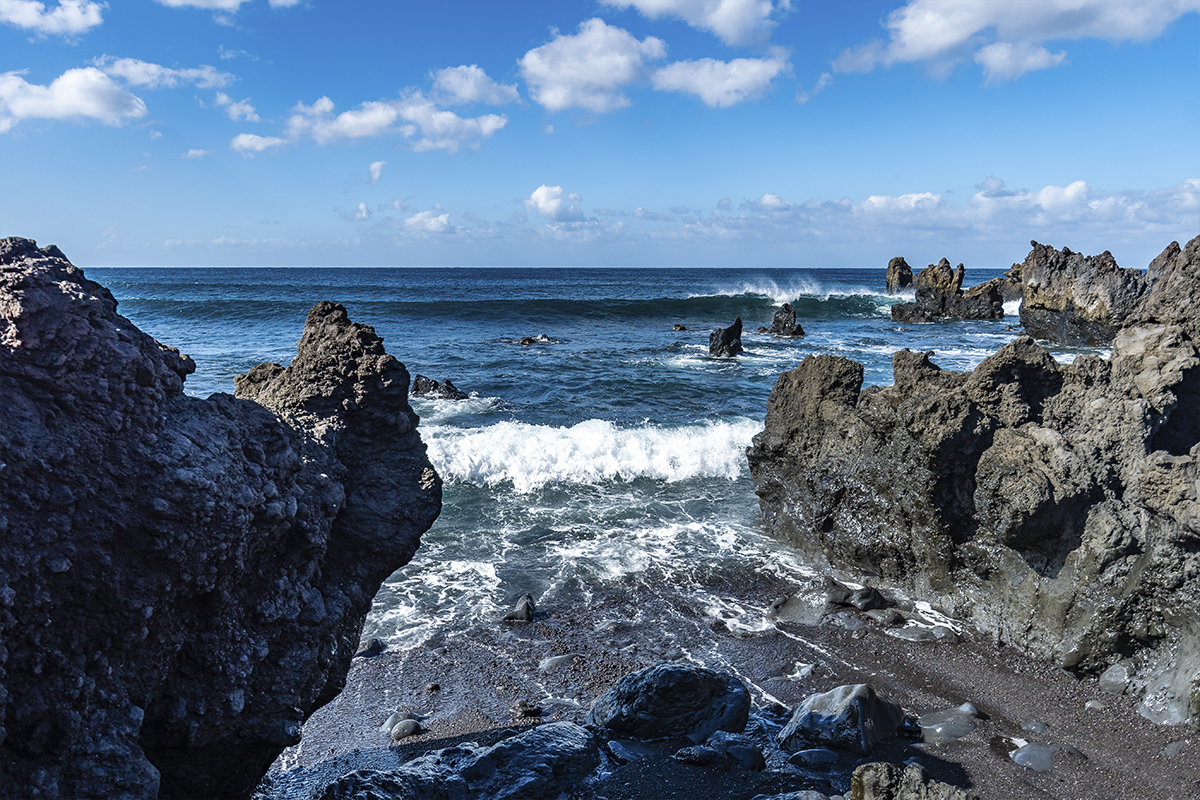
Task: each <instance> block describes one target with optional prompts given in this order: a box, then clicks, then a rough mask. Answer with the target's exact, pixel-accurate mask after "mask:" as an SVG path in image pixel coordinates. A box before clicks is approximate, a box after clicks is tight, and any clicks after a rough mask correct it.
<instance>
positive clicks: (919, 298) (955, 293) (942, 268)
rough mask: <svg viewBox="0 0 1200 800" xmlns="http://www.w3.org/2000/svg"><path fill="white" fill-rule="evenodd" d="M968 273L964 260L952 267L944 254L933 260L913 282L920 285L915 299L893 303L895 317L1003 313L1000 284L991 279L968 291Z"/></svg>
mask: <svg viewBox="0 0 1200 800" xmlns="http://www.w3.org/2000/svg"><path fill="white" fill-rule="evenodd" d="M889 270H890V267H889ZM965 276H966V268H965V267H964V266H963V265H962V264H959V265H958V267H957V268H954V269H952V268H951V267H950V262H949V261H947V260H946V259H944V258H943V259H942V260H941V261H939V262H938V263H936V264H930V265H929V266H928V267H926V268H925V269H923V270H921V272H920V273H919V274H918V275H917V277H916V280H915V281H914V282H913V285H914V286H915V287H916V298H915V300H914V301H913V302H911V303H897V304H896V305H894V306H892V319H893V320H895V321H897V322H932V321H933V320H935V319H939V318H942V317H951V318H955V319H1000V318H1001V317H1003V316H1004V297H1003V296H1002V295H1001V292H1000V288H999V285H998V284H996V283H992V282H988V283H983V284H980V285H979V286H976V287H974V288H973V289H971V290H969V291H967V292H964V291H963V288H962V284H963V278H964V277H965Z"/></svg>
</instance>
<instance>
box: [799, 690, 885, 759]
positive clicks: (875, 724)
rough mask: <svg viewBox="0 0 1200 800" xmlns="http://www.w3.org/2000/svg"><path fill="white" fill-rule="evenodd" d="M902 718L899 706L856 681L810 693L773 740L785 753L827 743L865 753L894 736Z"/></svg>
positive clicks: (830, 745)
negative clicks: (824, 690) (825, 690)
mask: <svg viewBox="0 0 1200 800" xmlns="http://www.w3.org/2000/svg"><path fill="white" fill-rule="evenodd" d="M903 722H904V711H903V709H901V708H900V706H898V705H896V704H895V703H892V702H889V701H887V700H884V699H883V698H881V697H879V696H878V695H877V694H876V693H875V690H874V689H872V688H871V687H870V686H868V685H866V684H865V683H858V684H852V685H846V686H839V687H837V688H836V689H832V690H830V691H828V692H823V693H821V694H814V695H810V696H809V697H808V698H806V699H805V700H804V702H803V703H801V705H800V707H799V708H797V709H796V711H795V713H794V714H792V718H791V719H790V720H789V721H788V724H787V725H786V726H784V728H783V730H781V731H780V732H779V734H778V736H777V737H776V740H777V741H778V743H779V747H780V748H781V749H782V750H784V751H786V752H788V753H795V752H798V751H800V750H806V749H809V748H811V747H814V746H829V747H836V748H839V749H842V750H853V751H855V752H858V753H864V754H865V753H869V752H871V751H872V750H874V749H875V746H876V745H878V744H879V743H880V742H882V741H885V740H886V739H890V738H891V737H893V736H895V735H896V732H897V731H898V730H899V729H900V726H901V725H902V724H903Z"/></svg>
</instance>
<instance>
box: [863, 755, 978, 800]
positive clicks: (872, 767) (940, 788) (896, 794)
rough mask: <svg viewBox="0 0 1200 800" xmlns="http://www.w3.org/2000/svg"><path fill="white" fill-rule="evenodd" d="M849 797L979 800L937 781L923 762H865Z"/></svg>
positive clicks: (957, 788) (969, 793) (866, 799)
mask: <svg viewBox="0 0 1200 800" xmlns="http://www.w3.org/2000/svg"><path fill="white" fill-rule="evenodd" d="M847 799H848V800H979V796H978V795H976V794H973V793H971V792H968V791H967V790H966V789H963V788H961V787H958V786H953V785H951V784H949V783H942V782H941V781H935V780H934V779H933V778H930V777H929V776H928V775H927V774H925V768H924V767H922V766H921V765H920V764H905V765H903V766H901V765H899V764H889V763H887V762H886V761H876V762H872V763H870V764H862V765H861V766H859V767H857V768H856V769H855V770H854V775H852V776H851V778H850V792H849V794H847Z"/></svg>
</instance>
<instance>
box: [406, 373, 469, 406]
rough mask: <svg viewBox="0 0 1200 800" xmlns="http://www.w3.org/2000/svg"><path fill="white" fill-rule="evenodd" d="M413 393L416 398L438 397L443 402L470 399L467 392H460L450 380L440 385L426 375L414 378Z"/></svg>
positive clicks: (445, 380) (443, 381)
mask: <svg viewBox="0 0 1200 800" xmlns="http://www.w3.org/2000/svg"><path fill="white" fill-rule="evenodd" d="M412 393H413V396H415V397H437V398H441V399H442V400H466V399H468V397H469V395H468V394H467V393H466V392H463V391H460V390H459V388H458V387H457V386H455V385H454V384H453V383H451V382H450V379H449V378H445V379H443V380H442V381H441V382H440V383H439V382H438V381H435V380H434V379H433V378H426V377H425V376H424V375H417V376H416V377H414V378H413V383H412Z"/></svg>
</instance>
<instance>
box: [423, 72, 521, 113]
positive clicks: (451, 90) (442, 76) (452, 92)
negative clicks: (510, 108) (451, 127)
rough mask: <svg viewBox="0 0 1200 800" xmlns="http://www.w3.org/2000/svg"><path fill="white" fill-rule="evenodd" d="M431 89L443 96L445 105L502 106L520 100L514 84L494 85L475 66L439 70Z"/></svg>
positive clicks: (494, 83) (435, 74) (434, 76)
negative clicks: (476, 104)
mask: <svg viewBox="0 0 1200 800" xmlns="http://www.w3.org/2000/svg"><path fill="white" fill-rule="evenodd" d="M433 88H434V89H436V90H437V91H439V92H441V93H442V94H443V95H444V97H445V101H444V102H447V103H484V104H485V105H489V106H502V105H505V104H506V103H515V102H517V101H518V100H520V99H521V95H520V93H518V92H517V85H516V84H515V83H514V84H500V83H496V82H495V81H494V80H492V79H491V78H489V77H488V76H487V73H486V72H484V71H483V70H482V69H480V68H479V67H478V66H476V65H475V64H472V65H471V66H469V67H468V66H466V65H463V66H461V67H448V68H446V69H443V70H439V71H438V72H436V73H434V75H433Z"/></svg>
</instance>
